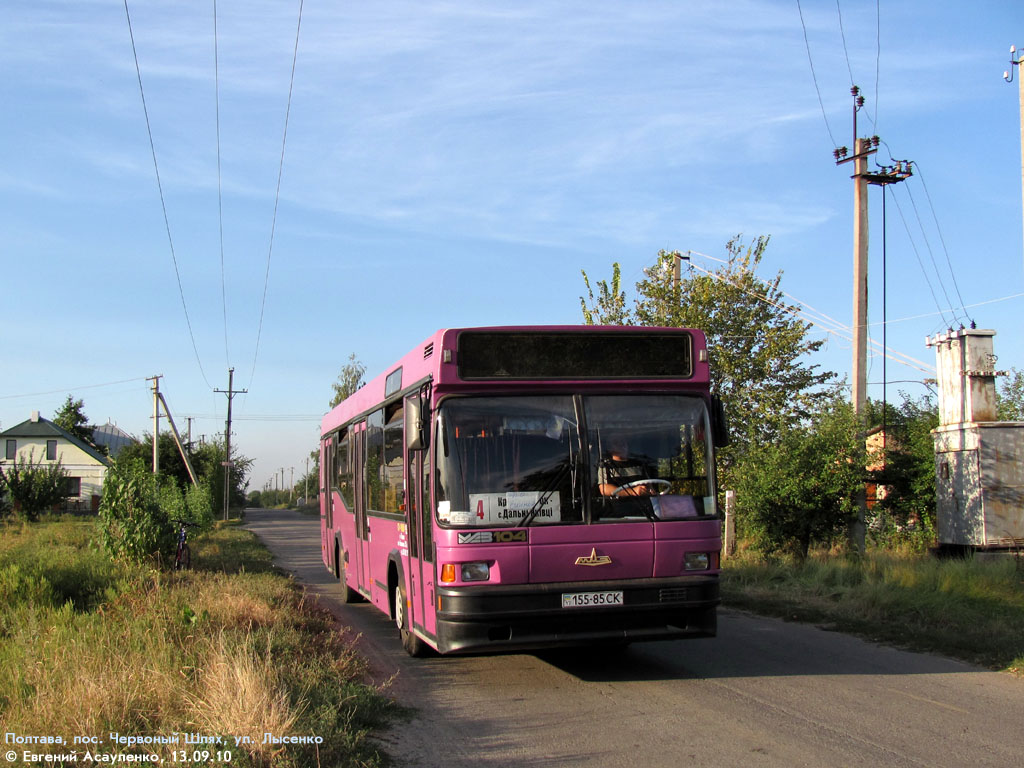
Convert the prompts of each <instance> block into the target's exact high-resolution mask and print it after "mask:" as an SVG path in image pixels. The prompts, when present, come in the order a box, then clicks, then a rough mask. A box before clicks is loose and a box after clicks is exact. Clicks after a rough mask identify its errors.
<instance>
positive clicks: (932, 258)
mask: <svg viewBox="0 0 1024 768" xmlns="http://www.w3.org/2000/svg"><path fill="white" fill-rule="evenodd" d="M906 190H907V197H908V198H909V200H910V205H911V206H912V207H913V209H914V218H916V219H917V226H918V227H919V228H920V229H921V239H922V240H923V241H924V245H925V248H926V249H927V250H928V259H929V260H930V261H931V263H932V269H933V270H934V271H935V279H936V280H937V281H938V283H939V288H940V289H941V290H942V296H943V298H945V300H946V304H948V305H952V303H953V302H952V301H951V300H950V298H949V292H948V291H947V290H946V284H945V281H944V280H943V279H942V275H941V273H940V272H939V265H938V263H937V262H936V261H935V253H934V252H933V251H932V244H931V242H930V241H929V240H928V234H927V233H926V232H925V229H924V222H922V221H921V212H920V211H919V210H918V209H917V201H916V200H914V193H913V192H912V191H911V189H910V187H909V186H907V187H906ZM958 321H959V315H958V314H957V313H956V311H955V310H954V312H953V322H954V323H955V322H958Z"/></svg>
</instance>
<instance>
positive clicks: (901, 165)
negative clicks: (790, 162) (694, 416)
mask: <svg viewBox="0 0 1024 768" xmlns="http://www.w3.org/2000/svg"><path fill="white" fill-rule="evenodd" d="M850 95H851V96H853V154H852V155H850V154H849V149H848V148H847V147H838V148H837V149H835V150H834V151H833V152H832V156H833V157H834V158H835V161H836V165H843V164H844V163H849V162H852V163H853V176H852V178H853V183H854V187H853V365H852V371H851V376H852V378H853V393H852V398H851V399H852V402H853V411H854V413H855V414H857V416H858V417H859V418H861V419H863V418H864V415H865V412H866V410H867V402H868V184H879V185H885V184H894V183H896V182H898V181H904V180H906V179H907V177H909V176H910V175H911V164H910V161H908V160H904V161H902V162H897V163H896V165H894V166H880V168H879V171H878V172H877V173H868V157H869V156H871V155H873V154H875V153H876V152H878V145H879V144H881V142H882V140H881V139H880V138H878V136H872V137H871V138H870V139H866V138H858V137H857V113H858V112H860V110H861V108H862V107H863V106H864V97H863V96H861V95H860V88H858V87H857V86H856V85H855V86H853V87H852V88H850ZM884 353H885V350H883V354H884ZM857 501H858V504H857V506H858V508H859V511H858V513H857V522H856V523H855V524H854V526H853V529H852V531H851V539H852V540H853V544H854V546H855V547H856V548H857V550H858V551H859V552H861V553H863V552H864V547H865V536H866V533H867V530H866V527H865V518H866V516H867V498H866V493H865V491H864V490H862V491H861V492H860V493H858V499H857Z"/></svg>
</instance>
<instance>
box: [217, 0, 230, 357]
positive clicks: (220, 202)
mask: <svg viewBox="0 0 1024 768" xmlns="http://www.w3.org/2000/svg"><path fill="white" fill-rule="evenodd" d="M213 90H214V101H215V110H214V112H215V116H216V117H215V122H216V126H217V226H218V229H219V231H220V304H221V309H222V310H223V315H224V363H225V365H227V366H228V367H229V368H230V367H231V355H230V354H229V352H228V289H227V279H226V278H225V275H224V193H223V185H222V175H221V163H220V158H221V153H220V51H219V36H218V34H217V0H213Z"/></svg>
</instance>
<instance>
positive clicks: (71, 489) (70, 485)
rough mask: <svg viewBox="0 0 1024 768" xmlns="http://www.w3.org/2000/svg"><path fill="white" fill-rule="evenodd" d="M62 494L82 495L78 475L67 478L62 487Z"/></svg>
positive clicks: (69, 496)
mask: <svg viewBox="0 0 1024 768" xmlns="http://www.w3.org/2000/svg"><path fill="white" fill-rule="evenodd" d="M64 494H65V495H66V496H67V497H68V498H78V497H79V496H81V495H82V478H80V477H69V478H67V486H65V488H64Z"/></svg>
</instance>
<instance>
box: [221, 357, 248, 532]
mask: <svg viewBox="0 0 1024 768" xmlns="http://www.w3.org/2000/svg"><path fill="white" fill-rule="evenodd" d="M234 379H235V369H234V368H228V388H227V390H223V389H215V390H213V391H214V392H220V393H222V394H225V395H227V396H228V418H227V424H226V425H225V427H224V461H223V464H224V519H225V520H227V519H228V505H229V503H230V499H231V399H232V398H233V397H234V396H235V395H242V394H245V393H246V392H248V391H249V390H247V389H234Z"/></svg>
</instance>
